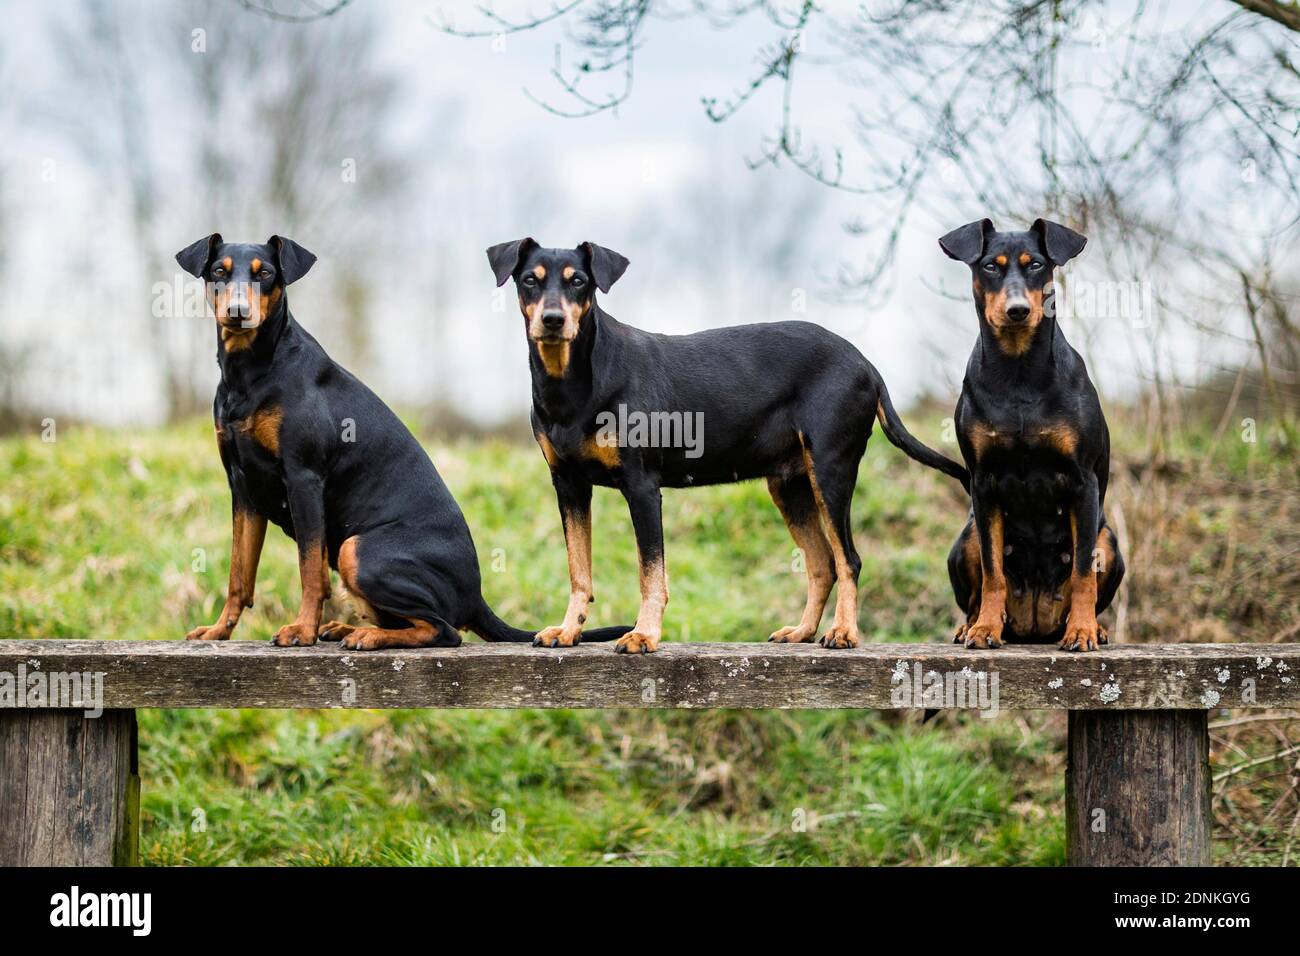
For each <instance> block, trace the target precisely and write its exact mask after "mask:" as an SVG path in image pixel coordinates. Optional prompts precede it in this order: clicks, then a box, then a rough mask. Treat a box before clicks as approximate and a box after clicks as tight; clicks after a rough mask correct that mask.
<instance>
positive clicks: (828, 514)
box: [803, 438, 866, 647]
mask: <svg viewBox="0 0 1300 956" xmlns="http://www.w3.org/2000/svg"><path fill="white" fill-rule="evenodd" d="M803 445H804V452H803V457H804V464H805V466H806V468H807V472H808V481H809V484H810V485H811V486H812V493H813V500H814V501H815V502H816V505H817V510H818V512H819V513H820V515H821V519H822V524H823V525H824V526H825V530H826V539H827V542H828V543H829V545H830V549H831V555H832V556H833V558H834V560H835V584H836V593H835V619H834V620H833V621H832V622H831V628H830V630H829V631H827V632H826V633H825V634H823V635H822V638H821V641H820V643H821V644H822V645H823V646H824V647H857V646H858V644H860V643H861V640H860V639H859V637H858V574H859V573H860V572H861V570H862V559H861V558H859V557H858V552H857V550H856V549H855V548H854V547H853V532H852V527H851V522H850V510H851V505H852V503H853V486H854V484H856V482H857V476H858V461H859V460H860V459H861V458H862V451H861V450H860V449H859V450H858V451H857V454H856V455H854V454H850V453H849V451H850V450H848V449H832V448H825V449H822V448H819V447H818V445H817V444H815V443H813V444H810V443H809V442H808V440H807V439H806V438H805V439H804V443H803ZM865 445H866V442H865V439H864V440H863V447H864V448H865Z"/></svg>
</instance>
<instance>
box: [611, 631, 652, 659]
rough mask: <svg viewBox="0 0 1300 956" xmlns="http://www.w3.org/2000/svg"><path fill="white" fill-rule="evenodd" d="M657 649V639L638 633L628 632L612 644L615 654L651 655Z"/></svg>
mask: <svg viewBox="0 0 1300 956" xmlns="http://www.w3.org/2000/svg"><path fill="white" fill-rule="evenodd" d="M658 647H659V638H657V637H654V636H652V635H650V634H642V633H641V632H640V631H628V632H627V633H626V634H624V635H623V636H622V637H620V638H619V639H618V640H617V641H615V642H614V653H615V654H653V653H654V652H655V650H656V649H657V648H658Z"/></svg>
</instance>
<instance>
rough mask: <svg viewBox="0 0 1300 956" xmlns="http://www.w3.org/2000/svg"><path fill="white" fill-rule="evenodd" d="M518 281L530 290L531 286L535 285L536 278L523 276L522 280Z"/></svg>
mask: <svg viewBox="0 0 1300 956" xmlns="http://www.w3.org/2000/svg"><path fill="white" fill-rule="evenodd" d="M519 281H520V283H522V284H523V285H526V286H528V287H529V288H530V289H531V288H532V287H533V286H535V285H537V277H536V276H524V277H523V278H522V279H520V280H519Z"/></svg>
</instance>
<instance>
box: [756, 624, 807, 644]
mask: <svg viewBox="0 0 1300 956" xmlns="http://www.w3.org/2000/svg"><path fill="white" fill-rule="evenodd" d="M816 636H817V629H816V628H812V627H805V626H804V625H802V624H796V625H794V626H793V627H783V628H781V629H780V630H779V631H776V632H775V633H773V635H772V636H771V637H769V638H768V640H769V641H771V642H772V643H773V644H804V643H806V642H808V641H811V640H812V639H813V638H814V637H816Z"/></svg>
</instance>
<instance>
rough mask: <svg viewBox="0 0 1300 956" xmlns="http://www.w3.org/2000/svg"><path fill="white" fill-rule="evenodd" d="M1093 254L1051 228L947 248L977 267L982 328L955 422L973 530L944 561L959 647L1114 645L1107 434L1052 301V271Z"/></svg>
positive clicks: (983, 224)
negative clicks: (1103, 617) (1109, 623)
mask: <svg viewBox="0 0 1300 956" xmlns="http://www.w3.org/2000/svg"><path fill="white" fill-rule="evenodd" d="M1086 242H1087V239H1085V238H1084V237H1083V236H1081V235H1079V234H1078V233H1077V232H1074V231H1073V230H1072V229H1067V228H1066V227H1065V226H1061V225H1058V224H1056V223H1054V222H1048V221H1046V220H1044V219H1039V220H1037V221H1036V222H1035V223H1034V224H1033V226H1031V227H1030V229H1029V231H1028V232H997V231H996V230H995V229H994V228H993V224H992V223H991V222H989V220H987V219H984V220H981V221H980V222H972V223H968V224H967V225H965V226H962V227H961V228H960V229H956V230H954V231H952V232H950V233H948V234H947V235H946V236H944V237H943V238H942V239H940V240H939V245H940V247H941V248H942V249H943V251H944V252H945V253H947V255H948V256H949V257H951V258H953V259H957V260H959V261H961V262H964V263H966V264H967V265H968V266H970V270H971V275H972V277H973V278H974V293H975V312H976V314H977V315H978V316H979V322H980V334H979V341H978V342H977V343H976V345H975V350H974V351H973V352H972V353H971V357H970V361H969V362H968V363H967V365H966V378H965V381H964V382H963V383H962V390H961V397H960V398H959V399H958V402H957V415H956V423H957V435H958V442H959V444H960V446H961V452H962V456H963V457H964V458H965V460H966V465H967V467H968V468H969V469H970V473H971V516H970V519H969V520H968V521H967V522H966V526H965V528H963V529H962V532H961V534H960V535H959V536H958V537H957V542H956V544H954V545H953V548H952V552H951V553H950V554H949V556H948V573H949V577H950V579H951V581H952V588H953V595H954V596H955V597H956V599H957V604H958V606H959V607H960V608H961V610H962V611H963V612H964V613H965V614H966V623H965V624H964V625H962V626H961V627H959V628H958V629H957V634H956V637H955V641H956V642H957V643H962V642H965V645H966V646H967V647H971V648H987V647H999V646H1000V645H1001V644H1002V642H1003V639H1004V637H1007V638H1011V639H1015V640H1022V641H1030V642H1050V641H1056V640H1059V641H1060V646H1061V648H1062V649H1063V650H1071V651H1076V650H1077V651H1092V650H1096V649H1097V647H1098V645H1100V644H1105V643H1106V642H1107V634H1106V631H1105V629H1104V628H1102V627H1101V626H1100V625H1099V624H1098V623H1097V615H1098V614H1099V613H1100V612H1102V611H1104V610H1105V609H1106V608H1107V607H1109V606H1110V602H1111V599H1112V598H1113V597H1114V596H1115V591H1116V589H1118V587H1119V583H1120V581H1121V580H1122V579H1123V577H1124V559H1123V557H1122V556H1121V555H1120V552H1119V541H1118V540H1117V539H1116V537H1115V533H1114V532H1113V531H1112V530H1111V529H1110V528H1109V527H1108V526H1107V525H1106V517H1105V515H1104V513H1103V511H1102V506H1103V505H1104V503H1105V501H1106V479H1107V476H1108V474H1109V470H1110V431H1109V430H1108V429H1107V427H1106V419H1105V417H1104V416H1103V415H1102V413H1101V404H1100V402H1098V400H1097V390H1096V389H1095V388H1093V386H1092V382H1091V380H1090V379H1089V378H1088V370H1087V368H1085V367H1084V364H1083V359H1082V358H1081V357H1080V356H1079V353H1078V352H1076V351H1075V350H1074V349H1073V348H1071V347H1070V343H1069V342H1067V341H1066V340H1065V335H1064V333H1063V332H1062V331H1061V329H1060V327H1059V326H1058V325H1057V322H1056V311H1055V302H1054V298H1053V290H1052V270H1053V269H1054V268H1055V267H1057V266H1062V265H1064V264H1065V263H1067V262H1069V261H1070V260H1071V259H1073V258H1074V257H1075V256H1077V255H1078V254H1079V253H1080V252H1081V251H1083V247H1084V244H1085V243H1086ZM1008 632H1009V633H1008Z"/></svg>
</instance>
